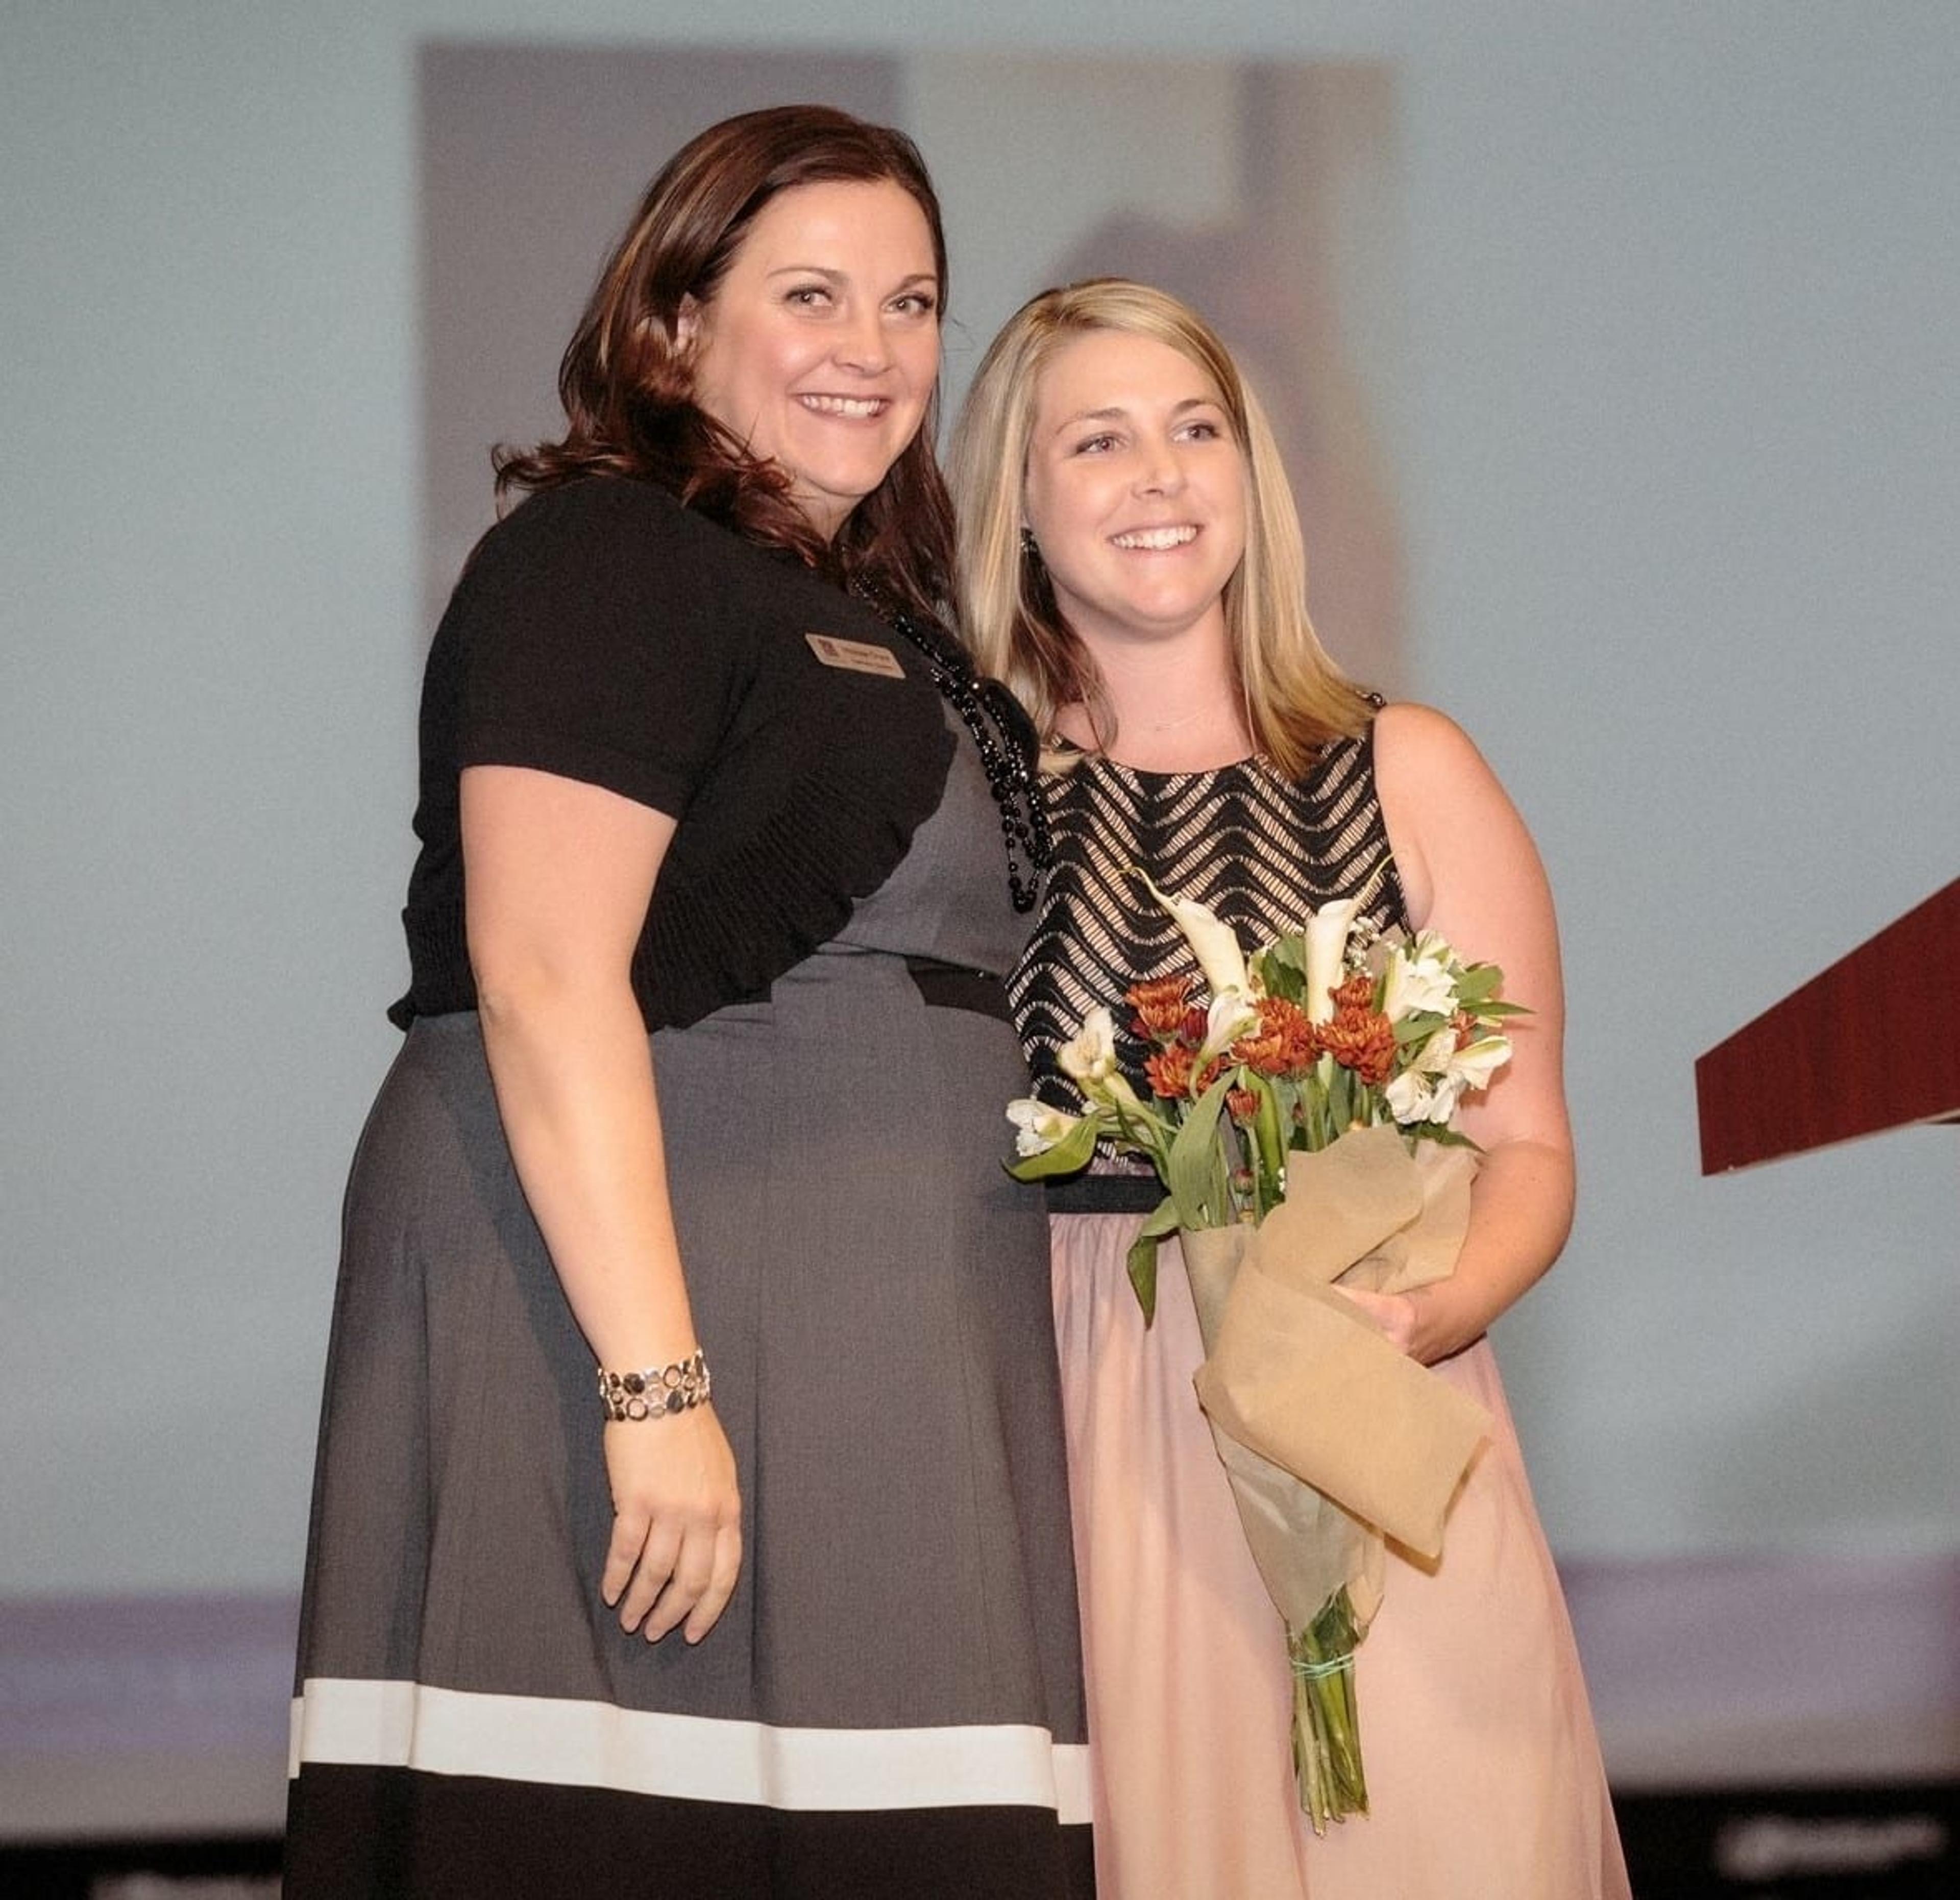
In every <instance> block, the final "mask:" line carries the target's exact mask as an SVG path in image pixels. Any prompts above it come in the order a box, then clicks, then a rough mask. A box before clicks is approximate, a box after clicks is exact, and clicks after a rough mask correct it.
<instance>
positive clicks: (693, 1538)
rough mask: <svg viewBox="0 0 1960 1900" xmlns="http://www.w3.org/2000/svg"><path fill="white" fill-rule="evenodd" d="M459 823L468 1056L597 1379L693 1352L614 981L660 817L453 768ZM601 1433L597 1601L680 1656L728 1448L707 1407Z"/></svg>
mask: <svg viewBox="0 0 1960 1900" xmlns="http://www.w3.org/2000/svg"><path fill="white" fill-rule="evenodd" d="M462 821H463V859H464V863H465V865H466V869H467V878H466V885H465V889H466V910H467V916H466V921H467V926H468V930H469V957H470V962H471V965H472V967H473V970H474V971H475V973H476V987H477V996H478V1004H479V1010H480V1012H481V1016H482V1025H483V1040H484V1047H485V1053H486V1054H487V1056H488V1060H489V1065H490V1075H491V1080H492V1082H493V1084H494V1085H495V1088H496V1093H497V1105H498V1111H499V1113H500V1114H501V1116H502V1118H503V1123H504V1133H505V1134H506V1136H508V1139H509V1141H510V1144H511V1155H512V1157H513V1158H514V1161H515V1162H516V1164H517V1174H518V1178H519V1179H520V1181H521V1182H522V1183H523V1189H524V1193H525V1196H526V1198H527V1199H528V1200H529V1202H530V1206H531V1211H532V1212H533V1214H534V1215H535V1216H536V1219H537V1222H538V1225H539V1228H540V1229H541V1230H542V1231H543V1234H544V1238H545V1242H546V1245H547V1246H548V1247H549V1249H550V1250H551V1257H552V1264H553V1266H555V1268H556V1269H557V1272H558V1279H559V1280H560V1282H562V1285H563V1286H564V1288H565V1297H566V1298H567V1299H568V1301H569V1302H570V1304H571V1309H572V1312H573V1314H574V1316H575V1317H576V1318H577V1319H578V1323H579V1326H580V1327H581V1329H582V1330H583V1331H584V1334H585V1336H586V1339H587V1342H588V1343H589V1344H590V1346H591V1348H592V1350H593V1355H594V1357H595V1358H596V1359H597V1361H598V1363H599V1364H600V1365H604V1366H606V1367H608V1368H612V1369H613V1370H616V1371H627V1370H631V1369H638V1368H641V1367H646V1366H658V1365H668V1364H670V1363H671V1362H673V1361H675V1360H677V1359H680V1358H685V1357H686V1356H687V1355H689V1353H691V1352H692V1351H693V1350H694V1349H695V1345H696V1343H697V1341H696V1339H695V1332H694V1321H693V1317H692V1314H691V1312H690V1311H689V1304H688V1298H687V1288H686V1282H685V1280H684V1279H683V1276H682V1272H681V1263H680V1253H679V1247H678V1244H676V1240H675V1236H674V1227H673V1212H672V1209H671V1207H670V1204H669V1202H668V1198H667V1171H666V1164H665V1159H664V1155H663V1148H662V1143H661V1136H660V1110H659V1107H658V1104H657V1100H656V1098H655V1094H654V1072H653V1063H652V1061H651V1057H650V1056H649V1054H648V1047H647V1036H646V1031H645V1028H644V1025H643V1024H642V1022H641V1017H640V1012H639V1009H638V1005H637V1003H636V1002H635V1000H634V997H633V993H632V984H631V980H630V969H631V963H632V952H633V946H634V944H635V942H636V940H637V939H638V935H639V931H640V928H641V924H642V923H643V922H644V919H645V916H646V910H647V904H648V898H649V897H650V896H651V893H652V891H653V887H654V878H655V876H656V875H657V873H658V872H659V870H660V863H661V861H662V859H663V857H664V856H665V854H666V852H667V846H668V844H669V843H670V840H672V838H673V831H674V821H673V819H672V818H668V817H666V816H665V815H663V814H661V813H660V812H654V811H652V810H651V809H648V807H646V806H644V805H639V804H636V803H635V802H634V801H632V799H625V798H622V797H620V796H619V795H618V794H616V793H612V792H607V791H604V790H601V789H600V788H599V787H597V786H592V785H587V784H583V783H579V782H578V781H576V780H571V779H567V778H562V777H557V776H555V775H554V774H550V773H546V772H538V771H533V770H528V769H526V768H523V767H516V766H502V765H495V766H472V767H469V768H467V769H466V770H465V771H464V773H463V780H462ZM711 1363H712V1355H711ZM598 1403H599V1399H598V1394H597V1391H596V1390H595V1392H594V1393H593V1404H594V1405H595V1406H597V1404H598ZM605 1430H606V1469H607V1474H608V1476H609V1480H610V1482H611V1485H612V1491H613V1511H614V1520H613V1539H612V1543H611V1545H610V1546H609V1549H608V1552H607V1555H606V1570H605V1575H604V1578H603V1584H602V1589H603V1593H604V1596H605V1598H606V1602H607V1603H613V1604H617V1605H618V1606H619V1615H620V1622H621V1623H622V1625H623V1626H624V1627H625V1628H628V1629H633V1628H638V1627H641V1625H642V1624H643V1623H644V1629H645V1633H646V1635H647V1636H648V1638H649V1639H650V1640H651V1639H654V1638H658V1637H660V1636H662V1635H665V1634H666V1633H667V1631H668V1630H670V1629H671V1628H674V1627H675V1626H676V1625H679V1624H681V1623H683V1622H685V1625H686V1629H685V1633H686V1638H687V1640H688V1641H690V1642H693V1641H698V1640H699V1639H700V1638H702V1636H703V1635H705V1634H706V1633H707V1632H708V1629H709V1628H711V1626H712V1625H713V1623H714V1620H715V1619H716V1618H717V1617H718V1616H720V1615H721V1611H722V1609H724V1607H725V1606H726V1605H727V1600H728V1597H729V1595H730V1592H731V1591H732V1590H733V1588H734V1583H735V1577H736V1573H737V1568H738V1567H739V1565H740V1555H741V1533H740V1495H739V1492H738V1489H737V1479H736V1472H735V1464H734V1458H733V1454H732V1452H731V1451H730V1448H729V1446H728V1441H727V1438H726V1437H725V1435H724V1434H723V1432H722V1430H721V1425H720V1422H719V1421H718V1419H716V1418H715V1416H714V1409H713V1407H712V1406H711V1405H706V1406H698V1407H696V1408H695V1409H692V1410H689V1411H686V1412H677V1413H673V1414H671V1415H668V1416H667V1417H664V1418H661V1419H654V1420H651V1421H645V1422H625V1423H619V1424H609V1425H607V1426H606V1428H605Z"/></svg>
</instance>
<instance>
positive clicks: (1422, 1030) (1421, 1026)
mask: <svg viewBox="0 0 1960 1900" xmlns="http://www.w3.org/2000/svg"><path fill="white" fill-rule="evenodd" d="M1448 1021H1449V1018H1448V1017H1447V1016H1439V1015H1437V1014H1436V1013H1435V1012H1434V1011H1433V1010H1429V1009H1424V1010H1420V1011H1418V1012H1414V1013H1413V1014H1411V1015H1406V1016H1405V1017H1403V1018H1402V1021H1400V1022H1398V1023H1397V1024H1396V1025H1395V1047H1397V1048H1398V1049H1409V1048H1414V1047H1417V1046H1418V1045H1419V1044H1423V1043H1426V1042H1427V1041H1428V1040H1429V1039H1430V1037H1431V1036H1433V1035H1434V1034H1436V1032H1437V1031H1438V1030H1439V1029H1440V1028H1442V1027H1443V1025H1444V1024H1446V1022H1448Z"/></svg>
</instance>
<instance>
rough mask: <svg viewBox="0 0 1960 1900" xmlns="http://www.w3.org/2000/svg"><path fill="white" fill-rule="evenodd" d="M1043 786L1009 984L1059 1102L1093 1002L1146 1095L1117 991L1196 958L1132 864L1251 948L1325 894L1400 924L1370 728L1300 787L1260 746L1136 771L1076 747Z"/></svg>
mask: <svg viewBox="0 0 1960 1900" xmlns="http://www.w3.org/2000/svg"><path fill="white" fill-rule="evenodd" d="M1042 789H1043V790H1044V792H1045V794H1046V801H1047V805H1048V821H1049V824H1050V826H1051V828H1052V830H1053V832H1054V835H1055V862H1054V865H1053V867H1052V869H1051V870H1050V872H1049V873H1048V884H1047V887H1046V889H1045V892H1044V894H1043V897H1042V904H1041V906H1040V908H1039V910H1038V911H1037V912H1036V923H1035V928H1034V933H1033V936H1032V937H1031V938H1030V939H1029V942H1028V947H1027V949H1026V952H1025V953H1024V955H1023V957H1022V958H1021V961H1020V966H1019V967H1018V968H1017V970H1016V971H1015V973H1014V975H1013V978H1012V979H1011V980H1010V984H1009V990H1008V995H1009V999H1010V1002H1011V1003H1012V1005H1013V1012H1014V1020H1015V1023H1016V1025H1017V1027H1018V1028H1019V1029H1020V1034H1021V1041H1022V1044H1023V1047H1025V1049H1026V1051H1027V1057H1028V1066H1029V1069H1030V1070H1031V1071H1032V1072H1033V1078H1034V1092H1035V1093H1036V1095H1038V1096H1039V1098H1041V1099H1042V1100H1043V1101H1048V1102H1052V1103H1053V1104H1055V1106H1056V1107H1060V1108H1066V1109H1069V1110H1074V1109H1075V1108H1077V1107H1080V1101H1079V1100H1078V1098H1077V1095H1076V1090H1075V1085H1074V1083H1072V1082H1070V1081H1069V1079H1068V1077H1067V1076H1064V1075H1063V1074H1062V1073H1061V1071H1060V1069H1058V1066H1057V1063H1056V1056H1057V1053H1058V1051H1059V1050H1061V1046H1062V1044H1064V1043H1065V1042H1068V1041H1070V1040H1071V1038H1073V1037H1074V1035H1075V1034H1076V1033H1077V1031H1078V1030H1079V1029H1080V1028H1081V1026H1082V1019H1083V1017H1084V1016H1085V1015H1087V1013H1088V1012H1089V1011H1090V1009H1093V1008H1094V1007H1095V1006H1096V1005H1097V1004H1098V1003H1102V1004H1104V1005H1106V1006H1108V1007H1109V1010H1110V1011H1111V1013H1112V1015H1114V1017H1115V1024H1116V1050H1117V1053H1118V1056H1119V1057H1120V1059H1121V1060H1122V1066H1123V1069H1124V1072H1125V1073H1126V1074H1127V1075H1128V1076H1129V1078H1130V1080H1131V1082H1132V1083H1133V1084H1134V1085H1135V1086H1136V1088H1138V1091H1139V1092H1141V1093H1145V1094H1147V1092H1148V1085H1147V1083H1146V1082H1145V1081H1144V1054H1145V1053H1146V1046H1145V1044H1144V1042H1143V1041H1141V1038H1139V1037H1137V1036H1135V1035H1134V1034H1132V1033H1131V1027H1130V1024H1131V1012H1130V1011H1129V1010H1128V1009H1127V1008H1126V1007H1125V1005H1124V1002H1123V994H1124V992H1125V990H1128V988H1129V987H1130V986H1131V984H1132V983H1137V982H1139V981H1141V980H1147V979H1148V978H1151V977H1166V976H1171V975H1173V974H1176V973H1177V972H1178V971H1183V970H1190V969H1194V968H1195V967H1196V959H1195V958H1193V956H1192V954H1191V950H1190V947H1189V945H1188V944H1187V943H1186V942H1185V939H1184V937H1183V936H1182V933H1180V932H1179V929H1178V928H1177V926H1176V923H1174V922H1173V920H1172V919H1171V917H1170V915H1169V913H1168V912H1167V911H1166V910H1165V909H1164V908H1163V906H1162V905H1161V904H1159V903H1158V902H1157V899H1156V898H1153V897H1152V896H1151V895H1150V891H1149V888H1147V886H1146V885H1144V882H1143V881H1142V880H1141V879H1140V878H1138V877H1135V876H1134V875H1131V871H1132V869H1133V867H1134V868H1140V869H1143V870H1145V871H1147V872H1149V873H1150V876H1151V878H1152V879H1153V880H1154V881H1155V882H1156V884H1157V888H1159V889H1160V890H1161V891H1165V892H1166V893H1168V894H1170V895H1172V896H1174V897H1179V898H1195V900H1196V901H1198V902H1199V903H1200V904H1208V905H1209V906H1210V907H1211V909H1212V910H1214V911H1215V912H1216V913H1217V914H1218V915H1219V917H1221V918H1223V920H1224V921H1225V922H1226V923H1229V924H1230V925H1231V926H1232V927H1233V929H1234V930H1235V931H1236V932H1237V933H1238V937H1239V942H1240V944H1241V945H1243V947H1244V948H1246V950H1248V951H1250V950H1252V949H1255V948H1257V947H1258V945H1260V944H1262V943H1263V942H1265V940H1266V939H1268V938H1269V937H1272V936H1277V935H1278V933H1280V932H1281V931H1282V930H1284V929H1293V928H1296V927H1297V926H1299V925H1300V923H1301V922H1302V921H1303V919H1304V918H1305V917H1306V913H1307V912H1309V910H1314V909H1316V908H1317V907H1319V906H1320V905H1321V904H1325V903H1327V902H1328V901H1330V900H1332V899H1334V898H1360V901H1361V904H1362V914H1363V915H1364V916H1366V917H1368V918H1370V920H1373V922H1374V923H1376V925H1377V926H1379V928H1381V929H1384V930H1386V929H1390V928H1391V927H1392V926H1396V925H1400V926H1402V927H1403V928H1404V929H1406V928H1407V927H1408V917H1407V913H1406V910H1405V904H1404V901H1403V897H1402V882H1401V879H1400V878H1399V877H1398V875H1397V874H1396V871H1395V859H1394V858H1393V857H1392V856H1391V855H1390V853H1389V837H1388V832H1387V830H1386V827H1385V826H1384V825H1383V821H1382V806H1381V800H1380V798H1379V796H1378V794H1377V793H1376V786H1375V746H1374V729H1373V726H1372V725H1371V726H1370V727H1369V728H1368V729H1367V731H1366V732H1363V733H1361V734H1360V736H1357V737H1356V738H1354V739H1335V740H1334V741H1333V742H1331V743H1330V744H1329V745H1328V746H1327V747H1326V748H1325V749H1324V750H1323V751H1322V753H1321V755H1320V757H1319V759H1318V760H1317V761H1316V762H1315V763H1314V764H1313V765H1312V766H1311V767H1309V768H1308V770H1307V772H1306V776H1305V777H1303V778H1302V779H1301V780H1300V781H1299V782H1298V783H1290V782H1289V781H1288V780H1285V779H1284V778H1282V777H1281V776H1280V775H1279V774H1278V773H1277V772H1276V771H1274V769H1273V768H1272V767H1271V766H1270V765H1268V764H1266V763H1265V761H1264V760H1262V759H1259V758H1250V759H1245V760H1242V761H1239V762H1238V763H1236V764H1231V765H1223V766H1219V767H1215V768H1214V769H1213V770H1208V771H1201V772H1144V771H1139V770H1137V769H1136V768H1135V767H1132V766H1128V765H1119V764H1116V763H1115V761H1113V760H1111V759H1108V758H1103V757H1102V756H1100V755H1098V754H1094V753H1087V754H1084V755H1083V756H1082V757H1081V758H1080V759H1078V760H1077V761H1076V762H1075V763H1074V765H1073V766H1071V767H1069V768H1068V769H1067V770H1063V771H1060V772H1056V773H1053V774H1047V775H1045V777H1044V778H1043V780H1042ZM1144 1165H1147V1164H1144Z"/></svg>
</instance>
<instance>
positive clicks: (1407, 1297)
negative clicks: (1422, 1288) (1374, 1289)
mask: <svg viewBox="0 0 1960 1900" xmlns="http://www.w3.org/2000/svg"><path fill="white" fill-rule="evenodd" d="M1334 1291H1335V1292H1337V1293H1338V1294H1339V1295H1341V1298H1343V1299H1344V1300H1348V1301H1351V1302H1352V1303H1353V1304H1354V1305H1355V1306H1357V1307H1359V1308H1360V1314H1361V1317H1362V1318H1363V1319H1364V1320H1367V1322H1368V1323H1369V1324H1370V1326H1372V1327H1373V1328H1374V1329H1375V1330H1376V1332H1377V1333H1380V1334H1381V1336H1383V1338H1384V1339H1386V1340H1387V1341H1388V1342H1389V1345H1391V1346H1393V1347H1394V1348H1395V1350H1396V1351H1397V1352H1405V1353H1407V1354H1408V1355H1409V1357H1410V1358H1417V1357H1418V1356H1419V1355H1418V1353H1417V1352H1416V1345H1415V1337H1416V1303H1415V1296H1414V1295H1413V1294H1411V1293H1370V1292H1368V1291H1367V1289H1366V1288H1363V1287H1358V1286H1337V1287H1336V1288H1335V1289H1334Z"/></svg>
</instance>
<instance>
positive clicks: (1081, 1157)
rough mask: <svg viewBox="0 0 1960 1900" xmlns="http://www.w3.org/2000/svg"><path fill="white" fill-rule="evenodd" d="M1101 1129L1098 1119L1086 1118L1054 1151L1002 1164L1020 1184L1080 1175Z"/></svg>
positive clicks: (1047, 1150)
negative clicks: (1061, 1176)
mask: <svg viewBox="0 0 1960 1900" xmlns="http://www.w3.org/2000/svg"><path fill="white" fill-rule="evenodd" d="M1101 1130H1102V1123H1101V1121H1100V1120H1099V1118H1098V1117H1096V1116H1094V1115H1084V1116H1083V1117H1082V1119H1081V1120H1080V1121H1078V1122H1077V1123H1076V1124H1075V1126H1074V1127H1073V1128H1071V1130H1069V1131H1068V1133H1067V1134H1066V1135H1064V1136H1062V1138H1061V1140H1060V1141H1058V1142H1056V1143H1055V1145H1054V1146H1053V1147H1052V1148H1045V1149H1042V1152H1040V1153H1039V1155H1023V1156H1022V1157H1021V1158H1020V1160H1018V1161H1005V1162H1003V1163H1002V1165H1003V1166H1004V1168H1006V1169H1007V1172H1008V1173H1009V1174H1011V1175H1013V1177H1014V1179H1015V1180H1017V1181H1045V1180H1052V1178H1053V1177H1055V1176H1056V1175H1058V1174H1079V1173H1080V1171H1082V1170H1083V1168H1087V1166H1088V1165H1089V1161H1090V1156H1091V1155H1093V1154H1094V1153H1095V1152H1096V1136H1097V1135H1098V1134H1099V1133H1100V1132H1101Z"/></svg>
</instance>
